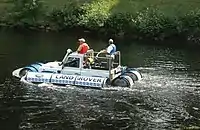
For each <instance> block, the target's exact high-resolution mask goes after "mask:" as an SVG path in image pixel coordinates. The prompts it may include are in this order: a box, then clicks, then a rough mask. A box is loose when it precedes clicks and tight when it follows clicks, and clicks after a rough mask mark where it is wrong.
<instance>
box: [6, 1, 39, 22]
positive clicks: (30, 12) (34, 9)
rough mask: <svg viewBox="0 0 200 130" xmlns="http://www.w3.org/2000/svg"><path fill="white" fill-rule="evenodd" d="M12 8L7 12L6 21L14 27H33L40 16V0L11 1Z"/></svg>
mask: <svg viewBox="0 0 200 130" xmlns="http://www.w3.org/2000/svg"><path fill="white" fill-rule="evenodd" d="M13 4H14V6H13V8H12V9H11V10H10V11H9V12H10V13H9V14H10V15H9V16H8V18H7V19H8V20H9V21H10V22H11V23H12V24H13V25H14V26H26V25H27V26H33V25H35V24H37V20H38V18H39V16H41V15H42V11H41V9H42V4H41V2H40V0H13Z"/></svg>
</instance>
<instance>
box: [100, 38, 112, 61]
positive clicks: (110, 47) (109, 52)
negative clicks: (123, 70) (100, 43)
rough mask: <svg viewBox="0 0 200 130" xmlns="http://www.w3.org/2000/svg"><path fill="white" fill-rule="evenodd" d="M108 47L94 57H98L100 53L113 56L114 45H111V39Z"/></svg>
mask: <svg viewBox="0 0 200 130" xmlns="http://www.w3.org/2000/svg"><path fill="white" fill-rule="evenodd" d="M108 44H109V46H108V47H107V48H106V49H103V50H101V51H100V52H99V53H98V54H97V56H96V57H98V55H99V54H101V53H107V54H109V55H113V54H114V53H115V52H116V45H115V44H114V43H113V39H109V41H108Z"/></svg>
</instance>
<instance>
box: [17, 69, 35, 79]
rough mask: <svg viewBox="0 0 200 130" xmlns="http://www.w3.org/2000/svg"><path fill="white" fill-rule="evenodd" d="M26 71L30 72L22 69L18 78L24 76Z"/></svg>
mask: <svg viewBox="0 0 200 130" xmlns="http://www.w3.org/2000/svg"><path fill="white" fill-rule="evenodd" d="M28 71H32V70H30V69H27V68H24V69H22V70H21V71H20V72H19V76H20V78H21V77H23V76H24V75H26V73H27V72H28Z"/></svg>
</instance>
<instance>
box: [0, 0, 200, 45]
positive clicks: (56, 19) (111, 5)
mask: <svg viewBox="0 0 200 130" xmlns="http://www.w3.org/2000/svg"><path fill="white" fill-rule="evenodd" d="M12 1H13V0H10V1H8V0H0V14H2V15H1V21H2V22H1V23H7V25H8V26H9V27H23V28H32V29H39V30H41V29H42V30H54V31H62V30H68V29H69V28H82V29H87V30H90V31H94V32H98V33H100V34H103V35H108V36H128V37H134V38H137V39H142V38H149V39H154V40H164V39H166V38H169V37H172V36H177V35H179V36H183V37H185V38H187V39H188V40H193V41H195V42H198V39H199V38H198V37H199V34H200V10H199V8H200V1H199V0H176V1H174V0H151V1H149V0H142V1H141V0H73V1H70V0H36V2H35V4H33V1H32V0H14V1H15V3H14V2H12ZM22 1H23V2H22ZM20 2H21V3H20ZM5 8H7V9H5Z"/></svg>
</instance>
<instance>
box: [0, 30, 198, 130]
mask: <svg viewBox="0 0 200 130" xmlns="http://www.w3.org/2000/svg"><path fill="white" fill-rule="evenodd" d="M10 35H12V37H13V39H10V38H8V37H10ZM86 39H87V40H88V43H90V44H91V46H92V47H93V48H95V49H97V50H100V49H102V48H103V47H105V46H106V43H105V42H102V41H99V40H94V39H92V38H89V37H87V38H86ZM0 41H1V42H2V43H4V44H0V50H1V51H0V52H1V53H2V54H0V61H1V63H4V64H1V65H0V66H1V68H2V69H1V71H2V73H1V75H0V77H1V78H0V79H1V82H0V83H1V85H0V98H1V100H0V126H1V128H2V129H6V130H7V129H12V130H16V129H20V130H29V129H30V130H32V129H34V130H41V129H43V130H66V129H67V130H68V129H73V130H74V129H92V130H93V129H95V130H98V129H113V130H114V129H121V130H122V129H141V130H143V129H152V130H155V129H159V130H161V129H188V128H196V129H198V128H200V105H199V104H200V94H199V93H200V91H199V88H198V87H199V86H200V80H199V76H200V74H199V72H200V71H199V70H200V58H199V57H198V56H199V52H197V51H191V50H186V49H174V48H166V47H158V46H147V45H144V44H139V43H138V44H134V43H133V44H131V45H130V46H123V45H122V43H120V44H119V45H118V48H119V49H120V50H121V52H122V55H123V57H122V61H123V63H124V64H125V65H128V66H132V67H136V68H138V69H139V70H140V71H141V72H142V74H143V76H144V79H143V80H142V81H140V82H138V83H136V84H135V86H133V87H132V88H120V87H118V88H110V89H104V90H94V89H83V88H77V87H76V88H75V87H68V88H67V89H66V88H61V87H55V86H54V87H51V86H49V87H47V86H46V87H45V86H43V87H33V86H26V85H23V84H20V83H19V82H18V81H17V80H16V79H13V78H11V76H10V75H11V72H12V70H13V69H15V68H16V67H17V66H22V65H26V64H29V63H32V62H34V61H44V60H47V61H49V60H55V59H62V56H64V52H65V50H66V48H68V46H69V47H70V48H73V50H74V49H75V48H76V46H77V45H75V44H74V43H76V37H75V36H69V35H68V36H66V35H65V34H30V33H27V34H15V33H14V34H13V33H12V34H10V33H2V35H1V36H0ZM66 41H68V43H66ZM10 46H13V47H14V48H11V47H10Z"/></svg>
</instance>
